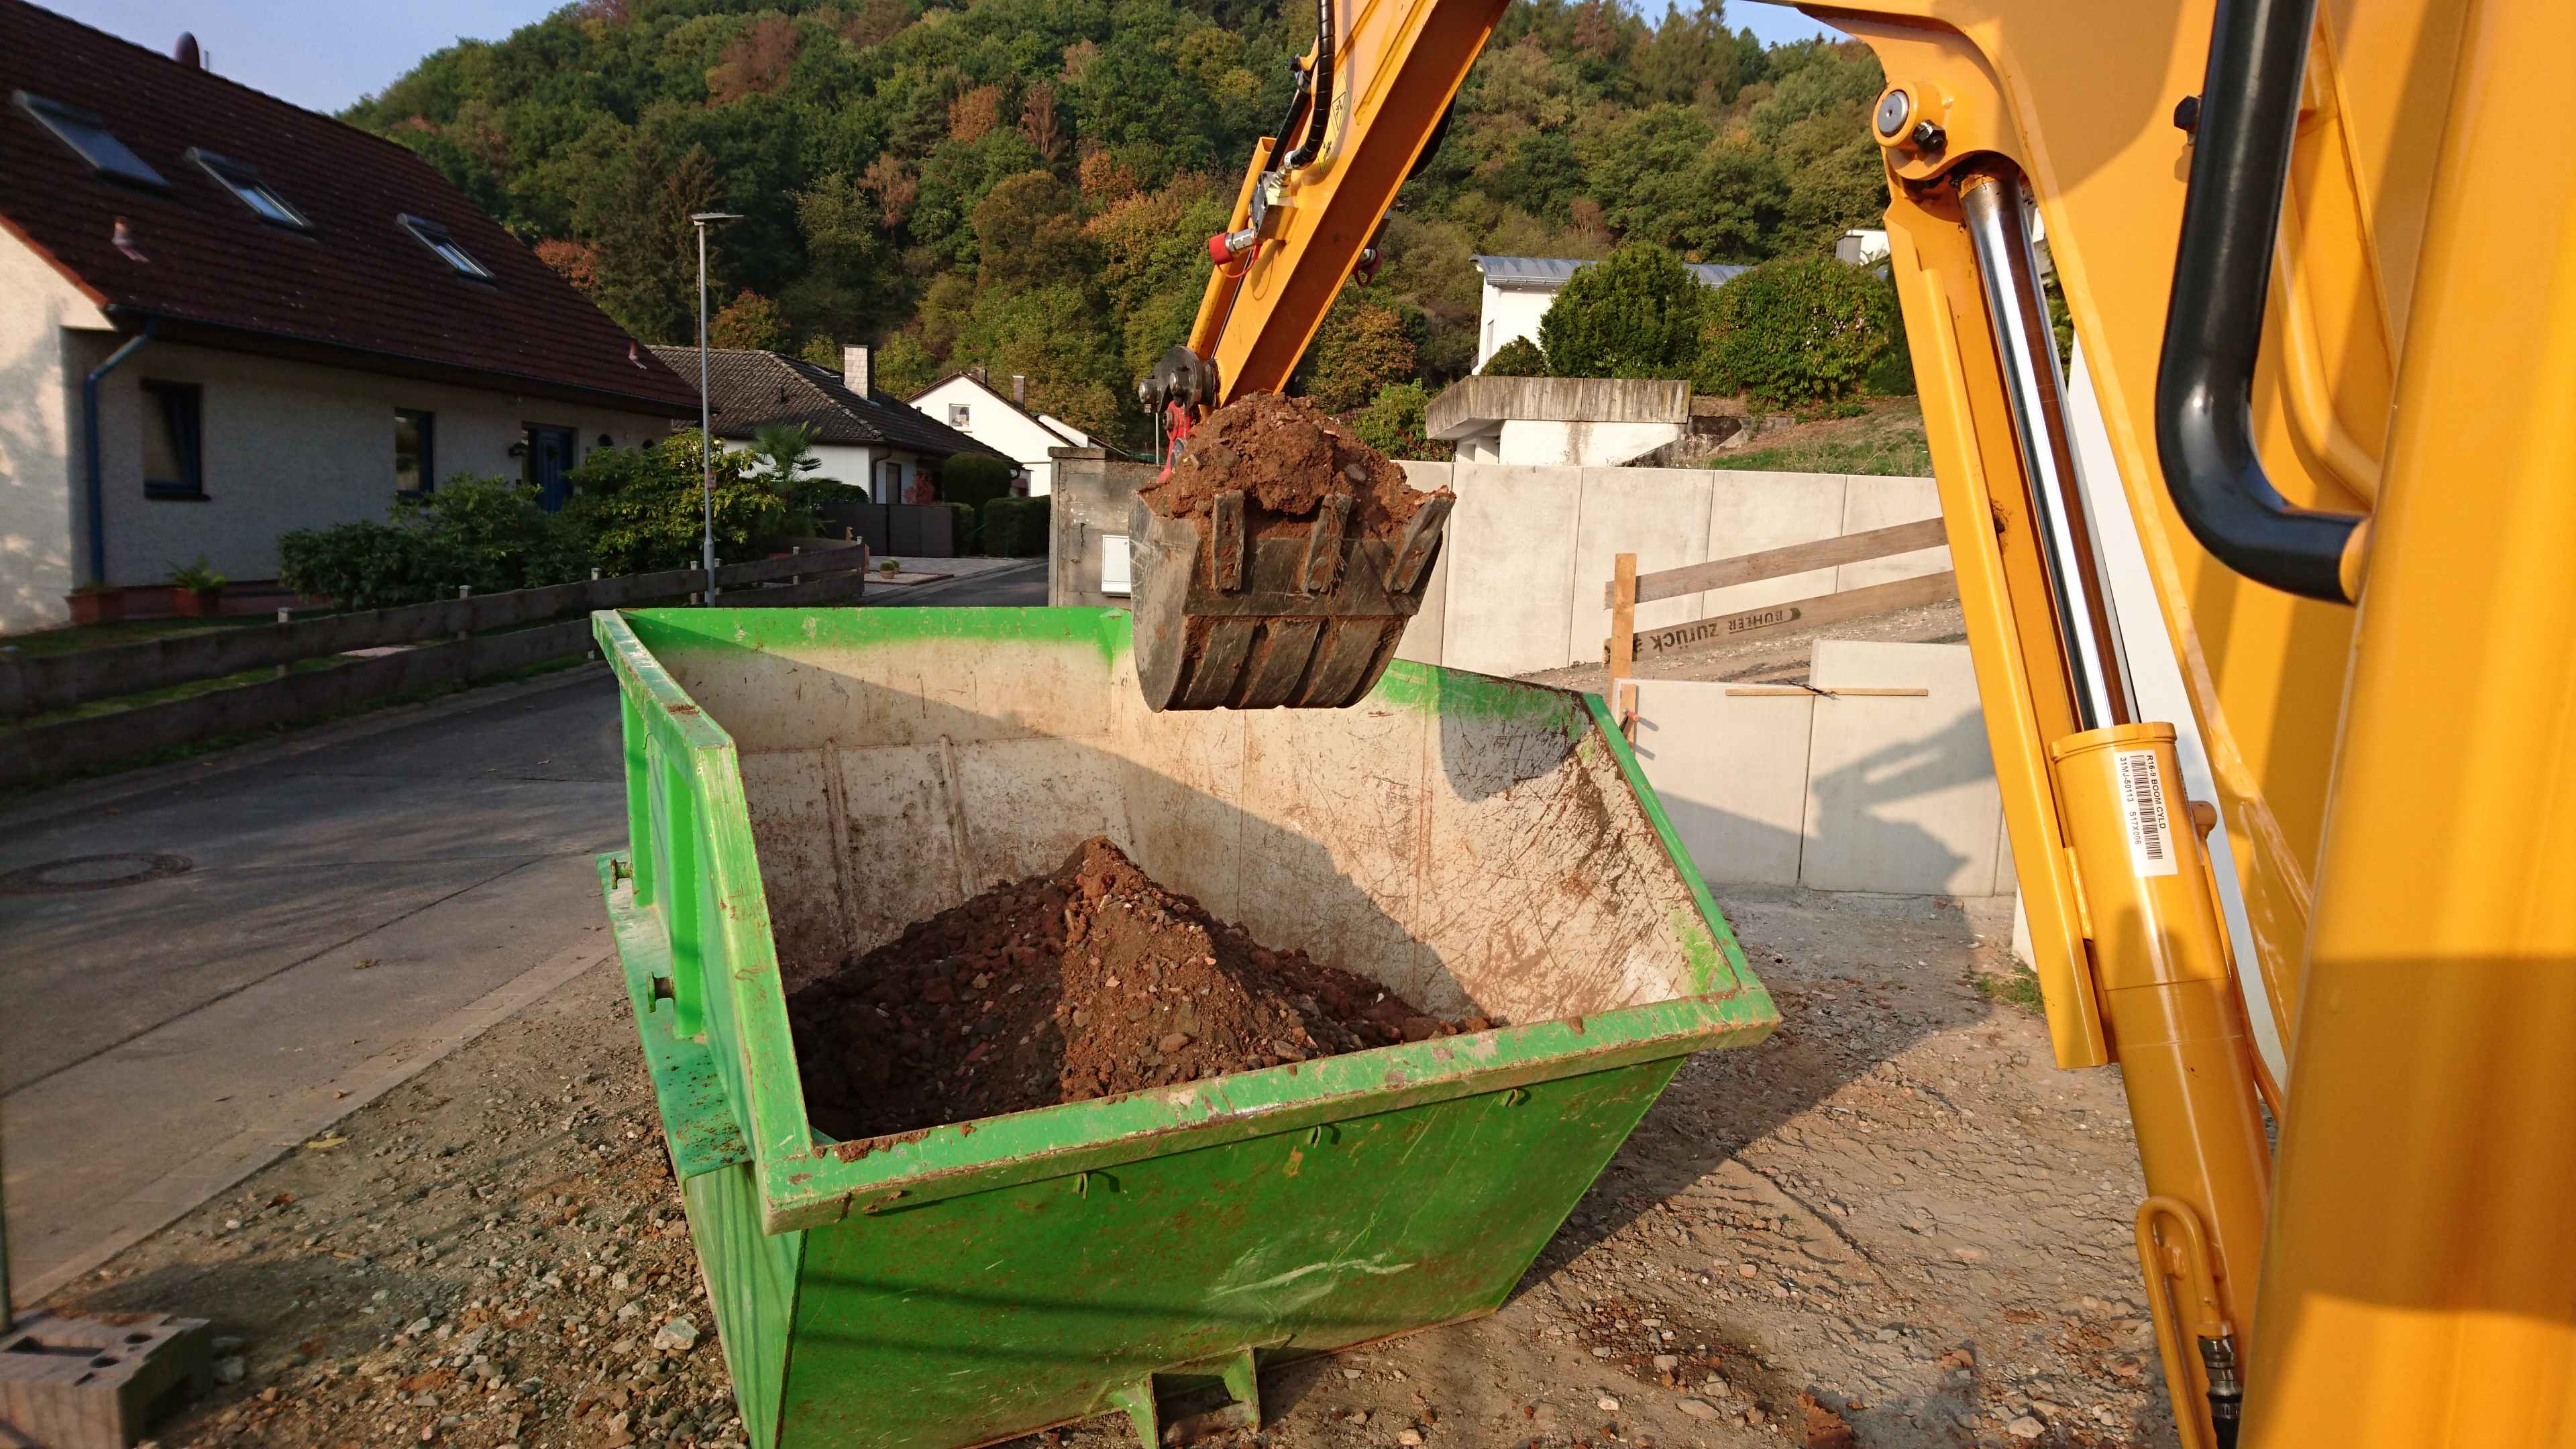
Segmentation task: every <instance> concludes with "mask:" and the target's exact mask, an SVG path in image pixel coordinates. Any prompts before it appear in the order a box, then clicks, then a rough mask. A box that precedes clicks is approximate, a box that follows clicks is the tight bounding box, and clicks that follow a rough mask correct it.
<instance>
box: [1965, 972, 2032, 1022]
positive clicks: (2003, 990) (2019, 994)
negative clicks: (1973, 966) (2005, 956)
mask: <svg viewBox="0 0 2576 1449" xmlns="http://www.w3.org/2000/svg"><path fill="white" fill-rule="evenodd" d="M1968 984H1969V985H1971V986H1974V987H1976V988H1977V994H1978V995H1979V996H1982V997H1984V998H1985V999H1987V1000H1988V1001H1991V1002H1993V1003H1994V1004H1995V1005H1997V1006H2018V1007H2020V1008H2022V1009H2023V1010H2024V1011H2040V1010H2043V1009H2045V1005H2046V1003H2045V1002H2043V1001H2042V1000H2041V998H2040V994H2039V973H2037V972H2035V971H2033V970H2031V969H2030V968H2029V967H2027V966H2024V965H2023V964H2021V963H2020V962H2018V961H2016V962H2014V963H2013V968H2012V970H2011V972H2009V973H2007V974H2001V975H1999V974H1997V973H1994V972H1991V971H1971V972H1969V973H1968Z"/></svg>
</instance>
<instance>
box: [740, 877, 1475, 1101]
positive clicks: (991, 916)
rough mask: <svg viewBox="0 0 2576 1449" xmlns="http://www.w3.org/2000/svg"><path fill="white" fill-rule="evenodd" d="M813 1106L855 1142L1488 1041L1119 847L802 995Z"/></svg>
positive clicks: (918, 935) (792, 999)
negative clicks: (1239, 1076) (1255, 1072)
mask: <svg viewBox="0 0 2576 1449" xmlns="http://www.w3.org/2000/svg"><path fill="white" fill-rule="evenodd" d="M787 1015H788V1020H789V1021H790V1023H791V1024H792V1025H793V1027H794V1030H795V1033H796V1042H797V1056H798V1058H799V1060H800V1062H801V1064H802V1066H803V1073H804V1083H805V1110H806V1115H807V1117H808V1119H809V1120H810V1121H811V1122H812V1123H813V1125H814V1126H815V1127H816V1128H817V1129H818V1130H820V1131H823V1132H827V1133H830V1134H831V1135H833V1136H835V1137H839V1138H842V1139H844V1140H856V1139H864V1138H871V1137H879V1136H883V1135H886V1134H889V1133H898V1132H912V1131H917V1130H919V1129H921V1128H925V1127H935V1126H939V1125H942V1124H944V1123H950V1122H967V1121H973V1120H975V1119H977V1118H981V1117H991V1116H997V1115H999V1114H1001V1113H1005V1112H1019V1111H1026V1110H1027V1109H1029V1108H1032V1107H1046V1106H1052V1105H1055V1104H1057V1103H1060V1102H1080V1101H1086V1100H1089V1099H1091V1098H1094V1097H1105V1096H1115V1095H1118V1094H1121V1093H1126V1092H1140V1091H1144V1090H1146V1089H1148V1088H1152V1087H1159V1086H1170V1085H1172V1084H1175V1083H1179V1082H1187V1081H1195V1080H1198V1079H1200V1078H1205V1077H1216V1076H1222V1075H1224V1074H1226V1073H1228V1072H1239V1071H1247V1070H1250V1069H1253V1068H1257V1067H1271V1066H1278V1065H1280V1064H1282V1063H1284V1062H1300V1061H1304V1060H1306V1059H1308V1058H1310V1057H1321V1056H1335V1055H1338V1054H1340V1053H1343V1052H1352V1051H1360V1050H1363V1049H1365V1048H1368V1047H1374V1046H1386V1045H1390V1044H1392V1043H1395V1042H1399V1041H1420V1040H1423V1039H1425V1038H1427V1037H1433V1036H1449V1035H1454V1034H1456V1033H1457V1032H1460V1031H1483V1030H1485V1029H1486V1028H1487V1027H1489V1026H1490V1025H1492V1023H1491V1022H1488V1021H1486V1020H1484V1019H1482V1018H1478V1017H1470V1018H1468V1019H1467V1020H1465V1021H1463V1022H1444V1021H1440V1020H1437V1019H1435V1018H1433V1017H1430V1016H1426V1015H1424V1014H1423V1013H1422V1012H1421V1011H1420V1010H1419V1009H1418V1008H1416V1007H1415V1006H1413V1005H1412V1004H1411V1003H1410V1002H1407V1001H1405V1000H1404V999H1403V998H1402V997H1399V996H1396V995H1395V994H1393V993H1391V992H1389V991H1387V990H1386V989H1385V988H1384V987H1382V986H1379V985H1378V984H1377V983H1376V982H1374V981H1370V980H1367V979H1365V978H1363V977H1359V976H1354V975H1352V974H1351V973H1349V972H1347V971H1341V970H1336V969H1334V968H1333V967H1330V966H1321V965H1317V964H1316V963H1314V962H1312V961H1309V960H1307V959H1306V957H1305V954H1304V953H1303V952H1298V951H1273V950H1271V949H1269V948H1268V947H1265V946H1260V945H1256V944H1255V943H1254V942H1253V940H1252V939H1251V937H1249V936H1247V935H1245V934H1244V932H1243V929H1242V928H1241V927H1239V926H1233V925H1229V924H1227V923H1225V922H1222V921H1217V920H1214V919H1212V918H1210V917H1209V915H1208V914H1207V912H1205V911H1203V910H1201V909H1200V908H1199V905H1198V903H1197V902H1196V901H1193V900H1191V899H1190V898H1188V897H1187V896H1180V895H1174V894H1172V893H1171V892H1169V891H1166V890H1164V889H1163V888H1162V887H1161V886H1159V885H1156V884H1155V883H1154V882H1153V880H1152V879H1150V878H1149V877H1147V876H1146V874H1145V873H1144V872H1143V871H1141V870H1138V869H1137V868H1136V866H1135V864H1134V863H1133V862H1131V861H1129V860H1128V859H1127V857H1126V856H1125V855H1123V854H1121V853H1120V852H1119V850H1118V847H1116V846H1114V845H1112V844H1110V843H1109V842H1108V841H1107V840H1106V839H1103V838H1101V837H1098V836H1094V837H1093V838H1091V839H1090V840H1087V841H1084V842H1083V843H1082V845H1081V846H1080V847H1078V848H1077V849H1076V850H1075V851H1074V853H1073V855H1072V856H1071V857H1070V858H1069V859H1067V860H1066V861H1065V863H1064V865H1063V866H1062V867H1060V868H1059V869H1057V870H1056V872H1055V873H1054V874H1052V875H1044V876H1033V877H1031V878H1029V879H1027V880H1021V881H1012V882H1009V883H1006V884H1003V885H997V886H995V887H993V888H992V889H991V890H988V891H986V892H984V893H983V894H982V895H980V896H977V897H975V898H974V899H973V900H970V901H967V902H966V903H965V904H963V905H960V906H956V907H954V908H952V909H949V910H946V911H942V912H940V913H939V914H938V915H936V916H933V917H931V918H930V919H929V920H926V921H921V922H917V923H915V924H914V925H912V926H910V927H907V928H906V929H905V930H904V932H903V934H902V935H901V936H899V937H897V938H896V939H894V940H893V941H890V942H888V943H886V944H885V945H882V946H879V947H878V948H877V949H875V950H873V951H871V952H869V953H868V954H867V955H865V956H863V957H860V958H858V959H856V960H853V961H849V962H845V963H843V965H842V966H841V968H840V970H839V972H837V973H836V974H834V975H832V976H828V977H825V978H824V979H822V980H820V981H816V982H814V983H812V984H811V985H808V986H805V987H803V988H801V989H799V990H798V991H796V992H795V993H793V994H792V995H790V996H789V997H788V999H787Z"/></svg>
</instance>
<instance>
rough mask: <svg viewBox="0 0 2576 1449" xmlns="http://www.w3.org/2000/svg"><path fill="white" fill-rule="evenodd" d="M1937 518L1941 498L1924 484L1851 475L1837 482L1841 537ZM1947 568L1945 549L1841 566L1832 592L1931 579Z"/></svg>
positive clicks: (1923, 481) (1925, 481)
mask: <svg viewBox="0 0 2576 1449" xmlns="http://www.w3.org/2000/svg"><path fill="white" fill-rule="evenodd" d="M1940 516H1941V495H1940V493H1939V491H1938V490H1937V489H1936V488H1935V486H1934V484H1933V482H1932V480H1931V479H1929V478H1873V477H1869V476H1867V475H1864V474H1853V475H1852V476H1850V477H1848V478H1845V479H1844V480H1843V532H1845V533H1847V534H1848V533H1867V532H1869V531H1870V530H1871V529H1873V528H1891V527H1894V526H1895V525H1897V524H1900V523H1914V522H1917V521H1919V520H1922V519H1926V518H1938V517H1940ZM1949 566H1950V550H1948V549H1946V548H1926V549H1917V550H1915V551H1914V552H1912V553H1900V554H1896V555H1894V556H1892V557H1889V558H1874V559H1869V560H1866V561H1864V562H1861V563H1849V564H1844V565H1843V566H1842V567H1840V568H1838V569H1836V570H1834V592H1836V593H1841V592H1843V591H1844V590H1846V589H1857V588H1864V587H1866V586H1868V585H1870V584H1885V583H1893V582H1894V581H1896V580H1898V579H1910V578H1915V577H1918V576H1920V575H1923V574H1937V573H1939V572H1941V571H1942V570H1943V569H1946V568H1948V567H1949Z"/></svg>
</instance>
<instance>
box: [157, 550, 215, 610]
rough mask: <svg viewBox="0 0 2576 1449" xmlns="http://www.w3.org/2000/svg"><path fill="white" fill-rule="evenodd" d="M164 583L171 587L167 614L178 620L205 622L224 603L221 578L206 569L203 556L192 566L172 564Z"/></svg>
mask: <svg viewBox="0 0 2576 1449" xmlns="http://www.w3.org/2000/svg"><path fill="white" fill-rule="evenodd" d="M163 582H164V583H167V584H168V585H169V586H170V612H171V613H174V614H177V615H179V616H180V617H181V618H185V619H203V618H206V617H208V616H210V615H212V614H213V613H214V612H215V611H216V610H217V609H218V608H219V607H220V606H221V605H222V603H223V597H224V576H223V575H222V574H219V573H216V572H215V571H214V570H213V569H210V568H208V567H206V556H205V555H204V554H199V555H197V561H196V562H195V563H192V564H186V565H181V564H172V565H171V566H170V576H169V577H168V578H167V579H164V580H163Z"/></svg>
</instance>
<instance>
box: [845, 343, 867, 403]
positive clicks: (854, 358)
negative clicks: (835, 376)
mask: <svg viewBox="0 0 2576 1449" xmlns="http://www.w3.org/2000/svg"><path fill="white" fill-rule="evenodd" d="M875 382H876V376H875V374H874V373H873V372H872V371H870V370H869V367H868V350H867V349H866V348H864V347H844V348H842V349H841V385H842V386H843V387H846V388H848V389H849V390H850V391H852V392H854V393H857V394H858V395H859V396H861V397H867V396H868V395H869V394H870V391H871V389H872V387H873V385H874V384H875Z"/></svg>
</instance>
